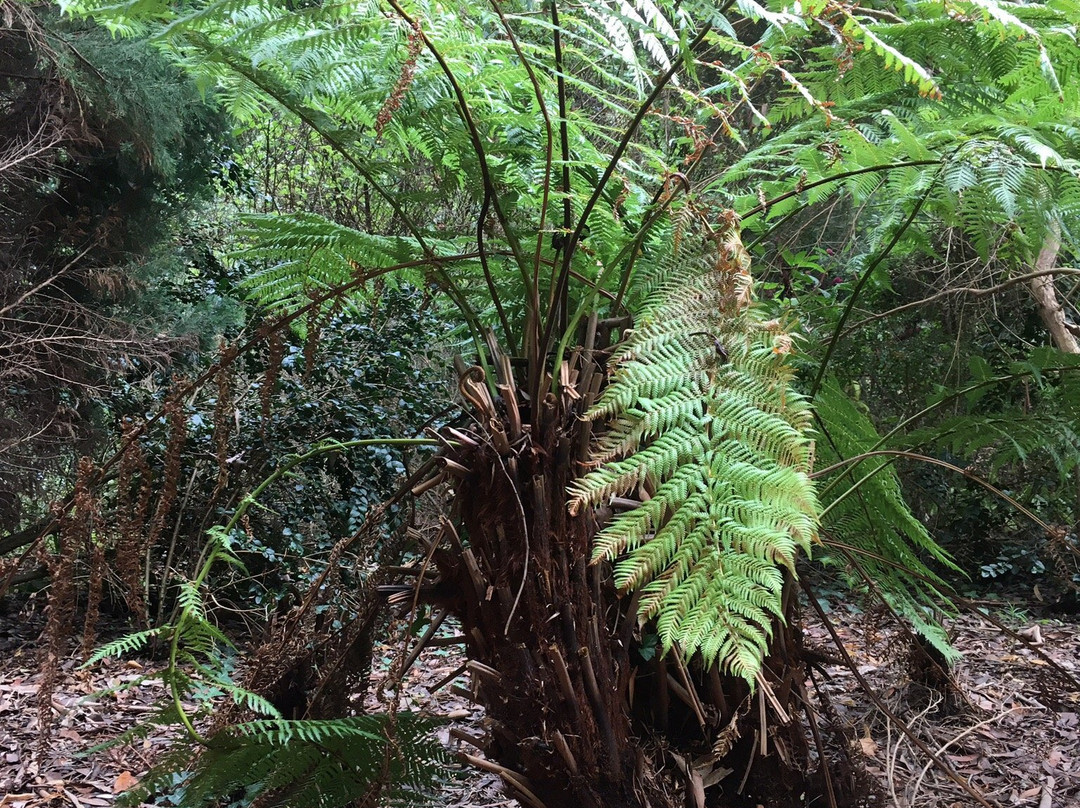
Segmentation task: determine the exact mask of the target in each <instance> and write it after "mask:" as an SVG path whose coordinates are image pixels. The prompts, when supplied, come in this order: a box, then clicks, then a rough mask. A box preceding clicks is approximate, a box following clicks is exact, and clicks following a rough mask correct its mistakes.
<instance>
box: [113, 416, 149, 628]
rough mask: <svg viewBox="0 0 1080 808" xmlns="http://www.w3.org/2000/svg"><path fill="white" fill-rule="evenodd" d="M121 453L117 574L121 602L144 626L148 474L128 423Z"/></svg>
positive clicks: (118, 480) (147, 617)
mask: <svg viewBox="0 0 1080 808" xmlns="http://www.w3.org/2000/svg"><path fill="white" fill-rule="evenodd" d="M121 429H122V434H123V441H124V444H125V448H124V452H123V454H122V455H121V457H120V470H119V474H118V478H117V482H116V523H117V532H118V536H117V540H116V571H117V573H118V574H119V576H120V581H121V583H122V584H123V586H124V600H125V602H126V603H127V607H128V609H130V610H131V613H132V614H134V615H135V616H136V618H137V619H138V620H140V621H141V622H142V623H143V625H146V624H147V623H148V621H149V616H148V613H147V608H146V598H145V596H144V594H143V578H142V563H141V560H142V558H143V557H144V556H145V555H146V537H147V532H146V526H147V519H146V517H147V514H148V513H149V509H150V495H151V487H150V470H149V468H148V467H147V464H146V458H145V457H144V456H143V453H142V449H141V448H140V446H139V442H138V441H137V440H136V435H135V432H136V429H135V427H134V426H132V424H131V422H130V421H125V423H124V425H123V426H122V427H121Z"/></svg>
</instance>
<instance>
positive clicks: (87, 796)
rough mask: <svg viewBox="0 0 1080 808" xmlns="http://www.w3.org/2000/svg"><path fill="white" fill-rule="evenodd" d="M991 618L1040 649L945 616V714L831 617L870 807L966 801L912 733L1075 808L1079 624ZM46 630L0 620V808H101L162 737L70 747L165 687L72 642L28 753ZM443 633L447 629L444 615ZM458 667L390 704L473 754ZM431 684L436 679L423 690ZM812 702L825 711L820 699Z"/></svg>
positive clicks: (832, 695) (138, 712)
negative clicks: (877, 793) (84, 657)
mask: <svg viewBox="0 0 1080 808" xmlns="http://www.w3.org/2000/svg"><path fill="white" fill-rule="evenodd" d="M996 614H998V615H999V616H1001V619H1003V620H1005V621H1006V622H1007V624H1008V625H1009V626H1010V627H1011V628H1012V629H1013V630H1014V631H1024V632H1025V633H1026V634H1027V635H1028V636H1029V638H1030V639H1032V640H1035V641H1037V642H1038V643H1039V644H1038V645H1033V644H1032V643H1030V642H1027V641H1025V640H1023V639H1018V638H1016V637H1010V636H1008V635H1005V634H1003V633H1002V632H1001V630H1000V629H998V628H996V627H995V626H993V625H991V624H990V623H988V622H986V621H984V620H983V619H981V618H980V617H979V616H977V615H970V614H969V615H965V616H962V617H960V618H959V619H956V620H953V621H951V622H950V624H949V629H950V633H951V635H952V637H953V639H954V644H955V646H956V647H957V649H958V650H959V651H960V652H961V653H963V655H964V658H963V660H962V661H961V662H960V663H958V664H957V666H956V668H955V671H954V679H955V681H956V684H957V686H958V691H957V692H955V693H953V695H952V696H950V697H949V699H948V702H949V703H948V704H947V705H946V704H944V703H942V701H941V697H940V695H938V694H937V692H936V691H934V690H933V689H931V688H927V687H926V686H925V685H923V684H920V683H919V681H918V680H920V679H925V678H926V676H925V670H921V669H920V667H919V666H918V665H916V666H913V665H912V663H911V654H910V653H909V649H910V644H909V643H908V642H906V641H904V638H903V637H902V636H901V635H900V634H899V633H898V632H897V631H895V630H889V629H883V628H880V626H881V625H882V624H883V623H887V621H884V620H883V619H882V615H880V614H864V613H862V612H860V611H859V610H858V609H857V608H855V607H850V606H834V607H833V608H832V609H830V610H829V619H830V621H831V622H832V623H833V624H834V626H835V627H836V630H837V632H838V634H839V635H840V637H841V638H842V639H843V641H844V644H845V648H846V650H847V652H848V653H849V654H850V655H851V657H852V658H853V659H854V661H855V663H856V666H857V670H858V672H859V674H860V675H861V676H862V677H863V678H864V680H865V681H866V682H867V683H868V684H869V685H870V686H871V687H873V688H874V689H875V690H876V691H877V692H878V693H879V694H880V698H881V699H882V701H883V703H884V704H885V705H886V707H887V708H888V710H889V711H890V712H891V713H893V716H894V717H891V718H890V717H888V716H887V715H886V714H885V713H883V712H881V711H880V710H877V709H875V707H874V706H873V705H872V704H871V703H870V701H869V700H868V699H867V697H866V696H865V694H864V693H863V692H862V691H861V687H860V684H859V683H858V681H857V679H856V677H855V676H854V675H853V674H852V673H851V672H850V671H848V670H847V669H845V668H843V667H840V666H836V665H829V664H825V665H824V666H823V668H822V673H821V674H820V675H817V676H816V680H817V682H818V684H819V685H820V686H821V693H819V695H818V699H819V707H818V709H819V711H821V712H822V714H823V715H831V720H832V722H833V723H834V724H839V725H842V727H843V729H844V732H845V734H846V736H847V739H848V742H847V748H846V749H843V750H837V749H835V748H834V750H833V752H834V753H837V752H840V753H844V754H847V755H849V756H850V757H851V759H852V760H854V761H856V762H857V763H858V764H860V765H863V766H865V768H866V770H867V771H868V772H869V773H870V774H871V775H872V776H873V777H874V778H875V779H876V780H877V781H878V783H879V784H880V786H881V795H882V797H881V800H879V802H878V803H877V804H879V805H883V806H887V808H908V807H909V806H915V808H959V807H960V806H965V807H966V806H969V805H974V804H975V802H974V801H973V800H972V799H971V798H970V797H969V796H967V795H966V794H965V792H964V791H963V790H962V789H961V788H960V787H959V786H958V785H957V784H956V783H954V782H953V781H952V780H950V778H949V777H948V776H947V775H946V774H945V773H943V772H941V771H938V770H937V769H936V768H934V767H928V766H927V758H926V756H925V755H924V754H923V753H922V752H920V751H919V750H918V749H917V746H916V744H914V743H913V741H912V740H911V737H914V738H917V739H919V740H920V741H921V742H922V743H923V744H924V745H925V746H926V747H927V748H929V749H931V750H933V751H935V752H936V753H937V755H938V756H939V757H940V758H941V759H943V760H944V761H945V762H946V763H947V764H948V765H949V766H951V767H952V769H953V770H954V771H955V772H956V773H957V774H958V775H959V776H960V777H961V778H963V779H964V780H966V781H967V782H969V783H970V784H971V785H972V786H974V787H975V788H976V789H978V790H979V791H980V792H981V793H982V794H983V795H984V796H985V797H986V799H987V800H988V801H989V802H990V803H991V804H993V805H998V806H1002V808H1004V807H1005V806H1010V807H1011V806H1031V808H1073V807H1075V806H1078V805H1080V693H1077V691H1076V689H1075V685H1074V684H1070V683H1068V681H1067V678H1066V677H1065V676H1063V674H1062V673H1061V670H1058V669H1057V668H1056V667H1055V664H1054V663H1056V665H1057V666H1060V668H1061V669H1064V670H1065V671H1067V672H1069V673H1070V674H1071V675H1073V676H1074V677H1080V625H1078V624H1076V623H1066V622H1062V621H1060V620H1054V619H1038V620H1036V619H1034V618H1030V617H1029V616H1028V615H1027V614H1025V613H1023V612H1018V611H1016V610H1012V611H1006V612H1002V611H1000V610H999V611H997V612H996ZM42 627H43V621H42V619H41V616H40V614H35V613H34V612H32V611H30V612H28V613H23V614H8V615H0V808H6V807H7V806H10V808H44V806H61V805H63V806H74V808H96V806H108V805H112V804H113V802H114V800H115V796H116V795H117V794H119V793H121V792H122V791H124V790H126V789H128V788H131V787H132V786H133V785H134V784H135V783H136V782H137V781H138V778H139V777H140V776H141V775H143V774H144V773H145V772H146V770H147V768H148V767H149V765H150V764H151V761H152V760H153V759H154V757H155V755H156V754H157V753H158V752H159V751H160V750H162V749H163V748H165V747H166V746H167V744H168V743H169V737H168V733H167V732H164V731H160V730H155V731H154V732H152V733H151V734H150V735H149V736H148V737H147V738H145V739H144V740H140V741H138V742H136V743H134V744H130V745H125V746H118V747H115V748H112V749H109V750H107V751H104V752H100V753H97V754H94V755H91V756H87V757H83V756H80V754H79V753H80V752H81V751H83V750H85V749H87V748H88V747H90V746H92V745H95V744H100V743H102V742H104V741H106V740H109V739H111V738H114V737H116V736H117V735H119V734H120V733H122V732H123V731H125V730H127V729H129V728H130V727H131V726H133V725H134V724H136V723H137V722H139V721H141V720H144V719H145V718H146V717H147V715H148V714H150V713H151V712H152V711H153V710H154V703H155V702H156V700H158V699H160V698H161V696H162V688H161V683H160V680H155V679H152V678H150V679H146V680H145V681H143V682H141V683H139V684H138V685H137V686H135V687H132V688H131V689H129V690H124V691H121V692H115V693H111V694H109V695H104V696H103V695H95V694H99V693H100V692H101V691H103V690H106V689H109V688H115V687H116V686H118V685H122V684H124V683H131V682H133V681H135V680H136V679H138V678H139V677H143V676H147V674H150V673H152V672H153V670H154V665H155V664H156V663H153V662H151V661H149V660H144V659H138V658H135V659H126V660H106V661H105V662H102V663H100V664H98V665H96V666H95V667H94V668H93V669H92V670H82V669H80V667H79V662H80V660H79V659H78V658H77V655H76V649H75V647H74V645H72V648H71V651H72V655H71V656H70V657H69V658H68V659H66V660H64V661H63V663H62V671H61V676H60V681H59V683H58V686H57V689H56V692H55V696H54V699H53V708H54V717H55V727H54V730H53V733H52V738H51V741H50V742H49V744H48V746H47V747H46V748H45V750H44V751H43V752H42V753H40V754H38V753H37V752H36V751H35V750H36V748H37V742H38V741H37V739H38V731H37V706H36V698H35V693H36V690H37V685H38V682H39V677H40V674H39V672H38V659H39V653H40V649H39V647H38V645H37V642H38V638H39V635H40V633H41V629H42ZM441 633H442V634H446V635H452V634H454V633H456V632H455V629H454V628H453V627H452V626H450V625H449V621H448V623H447V624H446V625H444V627H443V628H442V629H441ZM804 634H805V636H806V638H807V641H808V644H809V645H811V646H812V647H815V648H817V649H819V650H821V651H822V652H823V653H828V654H831V655H834V656H835V651H834V650H833V649H832V646H831V644H830V643H829V641H828V635H827V632H826V629H825V627H824V625H823V624H821V622H820V621H819V620H818V619H817V618H816V617H815V616H814V615H813V614H812V612H809V610H808V611H807V619H806V622H805V626H804ZM397 650H398V649H397V648H396V647H395V646H394V645H391V644H388V645H383V646H376V654H375V661H374V664H375V672H374V673H373V682H372V685H373V693H374V691H375V689H376V688H377V686H378V685H379V683H380V676H383V675H385V673H384V672H385V669H386V667H387V666H388V665H389V664H390V662H391V660H392V658H393V656H394V655H395V653H396V652H397ZM462 663H463V659H462V658H461V652H460V649H459V648H456V647H453V646H447V647H435V648H428V649H426V650H425V651H424V653H423V654H422V655H421V657H420V659H419V661H418V662H417V663H416V664H415V665H414V666H413V668H412V669H411V670H410V671H409V673H408V675H407V676H406V677H405V680H404V681H403V683H402V686H401V688H400V690H399V692H398V694H397V698H398V699H399V707H400V708H401V709H410V710H416V709H420V710H427V711H430V712H432V713H435V714H439V715H443V716H447V717H449V718H451V723H449V724H448V725H445V726H444V727H442V728H441V729H440V730H439V733H440V738H441V740H442V741H443V742H444V743H446V744H447V745H448V746H450V747H451V748H454V749H457V748H466V749H468V751H470V752H472V753H476V750H475V749H472V748H469V747H465V746H464V745H463V744H462V742H461V741H460V740H458V739H457V738H454V737H452V735H451V732H452V731H453V734H454V735H458V736H460V735H461V734H462V733H469V734H471V735H474V736H479V735H481V734H482V733H483V713H482V710H480V708H478V707H476V706H474V705H473V704H471V703H470V702H469V701H468V700H467V699H466V698H465V697H464V696H463V695H462V688H463V687H465V686H467V682H466V679H465V677H464V676H463V675H462V676H460V677H459V678H457V679H451V681H449V682H445V680H447V679H448V678H450V677H451V674H453V673H454V672H455V671H457V670H458V669H459V668H460V666H461V665H462ZM444 682H445V683H444ZM439 683H444V684H443V685H442V687H440V688H438V689H437V690H436V691H435V692H434V693H433V692H431V691H432V690H433V689H434V687H435V685H437V684H439ZM454 685H457V687H456V688H455V687H454ZM822 694H824V696H825V697H827V701H828V703H830V704H831V709H829V708H826V706H825V705H824V703H823V702H822V701H821V699H822ZM369 699H370V700H373V699H374V696H373V695H372V696H369ZM373 703H374V702H373ZM899 724H903V728H901V726H899ZM905 730H906V733H909V734H910V737H909V736H908V735H907V734H905ZM728 779H729V780H731V781H732V782H731V783H730V784H729V783H727V782H726V781H724V782H721V783H720V787H721V788H736V783H735V782H734V781H735V779H736V777H735V775H730V776H729V778H728ZM796 804H798V805H802V802H798V803H793V808H794V806H795V805H796ZM821 804H825V803H824V802H822V803H821ZM435 805H437V806H438V807H439V808H496V806H516V805H517V803H516V802H515V801H513V800H510V799H508V798H507V797H506V796H505V795H504V794H503V793H502V792H501V791H500V788H499V779H498V777H497V776H496V775H493V774H488V773H485V772H481V771H477V770H473V769H470V770H468V771H460V772H456V773H453V772H452V773H450V774H449V775H448V778H447V781H446V782H445V784H444V787H443V788H442V791H441V794H440V796H439V798H438V800H437V802H436V803H435Z"/></svg>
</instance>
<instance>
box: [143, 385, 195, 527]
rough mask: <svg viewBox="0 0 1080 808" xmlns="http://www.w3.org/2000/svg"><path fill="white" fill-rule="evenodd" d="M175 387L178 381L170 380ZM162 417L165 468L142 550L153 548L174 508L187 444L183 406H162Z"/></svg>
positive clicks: (169, 404)
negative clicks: (165, 431) (166, 433)
mask: <svg viewBox="0 0 1080 808" xmlns="http://www.w3.org/2000/svg"><path fill="white" fill-rule="evenodd" d="M174 383H175V385H176V386H177V387H179V386H180V385H179V381H178V380H176V379H174ZM165 417H166V419H167V421H168V423H169V442H168V444H166V446H165V466H164V468H163V469H162V472H161V482H160V485H159V488H160V490H161V493H160V494H159V495H158V501H157V506H156V507H155V508H154V516H153V518H152V519H151V520H150V530H149V531H148V533H147V537H146V546H147V547H153V546H154V545H155V544H157V542H158V540H159V539H160V538H161V536H162V533H163V532H164V530H165V520H166V518H167V517H168V515H169V512H170V511H171V510H172V508H173V505H175V504H176V494H177V488H178V484H179V481H180V464H181V460H182V457H183V453H184V443H185V441H186V440H187V416H186V415H185V413H184V407H183V404H182V403H181V402H180V401H177V400H176V399H175V398H173V399H171V400H170V401H169V402H168V403H167V404H166V405H165Z"/></svg>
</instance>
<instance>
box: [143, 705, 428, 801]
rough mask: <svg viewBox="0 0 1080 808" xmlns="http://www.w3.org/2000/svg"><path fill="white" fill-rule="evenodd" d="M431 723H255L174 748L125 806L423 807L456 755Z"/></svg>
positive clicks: (413, 717) (376, 718) (411, 717)
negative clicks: (236, 799)
mask: <svg viewBox="0 0 1080 808" xmlns="http://www.w3.org/2000/svg"><path fill="white" fill-rule="evenodd" d="M433 726H434V724H433V722H432V721H431V719H428V718H423V717H420V716H418V715H417V714H415V713H408V712H401V713H397V714H396V715H394V716H393V717H391V716H388V715H385V714H378V715H365V716H358V717H354V718H342V719H337V720H332V721H282V720H264V721H252V722H249V723H246V724H240V725H237V726H233V727H229V728H227V729H224V730H222V731H221V732H219V733H218V734H217V735H215V736H214V737H212V738H210V739H209V743H208V745H207V747H206V748H205V749H203V750H202V751H201V753H199V754H198V755H196V756H192V754H191V752H190V750H189V749H188V748H186V747H184V746H177V747H174V748H173V750H171V752H170V753H169V754H167V755H166V757H165V758H164V759H163V760H162V761H161V762H160V763H159V764H158V765H157V766H155V767H154V769H152V770H151V772H150V773H149V774H148V775H147V776H146V777H145V778H143V780H142V782H141V783H140V784H139V786H138V787H137V788H136V789H134V790H132V791H129V792H126V793H125V794H124V795H123V798H122V804H124V805H137V804H139V802H140V801H142V800H145V799H146V798H147V797H148V796H149V795H150V794H152V793H155V792H159V793H165V794H169V797H168V799H169V804H170V805H177V806H179V808H201V807H202V806H208V805H214V804H218V801H220V800H222V799H227V798H229V797H230V795H232V794H234V793H235V792H237V791H243V792H244V793H245V794H246V796H247V798H248V799H257V800H258V801H259V804H260V805H266V806H281V807H282V808H284V807H285V806H300V805H303V806H320V808H322V807H325V808H332V807H333V806H344V805H349V804H351V803H353V802H354V801H356V800H359V799H361V798H363V799H365V800H368V801H370V802H371V804H381V805H422V804H425V799H426V798H429V797H430V793H431V791H432V790H433V787H434V784H435V783H436V782H437V780H438V779H439V778H440V776H441V775H443V774H444V772H445V769H446V766H447V764H448V763H449V755H448V754H447V752H446V751H445V750H444V749H443V748H442V746H441V745H440V744H439V743H438V741H437V740H436V739H435V738H434V737H433V736H432V733H431V730H432V728H433Z"/></svg>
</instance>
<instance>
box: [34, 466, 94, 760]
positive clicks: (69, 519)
mask: <svg viewBox="0 0 1080 808" xmlns="http://www.w3.org/2000/svg"><path fill="white" fill-rule="evenodd" d="M80 486H81V487H82V488H81V490H80ZM86 494H87V492H86V490H85V480H84V479H81V478H80V480H79V481H78V482H77V483H76V492H75V497H76V500H78V499H79V498H80V497H84V496H85V495H86ZM54 515H55V517H56V519H57V521H58V522H59V523H60V530H59V532H58V534H57V538H56V552H49V550H48V548H47V547H46V546H45V545H44V544H42V545H40V546H39V548H38V560H39V561H40V562H41V563H42V564H44V565H45V567H46V568H47V569H48V571H49V599H48V605H47V607H46V610H47V614H48V619H47V621H46V623H45V632H44V636H43V638H42V642H41V684H40V685H39V686H38V692H37V707H38V716H37V718H38V746H37V754H38V757H39V759H43V757H44V755H45V754H46V752H48V749H49V742H50V738H51V735H52V726H53V694H54V693H55V691H56V685H57V680H58V678H59V672H60V660H61V659H62V658H63V657H64V656H66V654H65V650H66V644H67V640H68V639H69V638H70V636H71V626H72V625H73V621H74V617H75V555H76V553H77V552H78V548H79V546H80V545H81V544H82V543H83V542H82V539H83V535H84V533H85V525H83V524H81V520H80V518H79V510H78V508H75V509H73V511H71V512H62V511H60V509H59V508H57V509H56V513H55V514H54Z"/></svg>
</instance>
